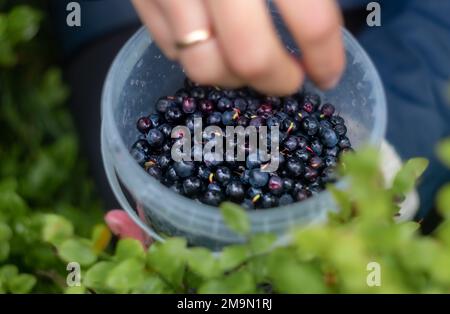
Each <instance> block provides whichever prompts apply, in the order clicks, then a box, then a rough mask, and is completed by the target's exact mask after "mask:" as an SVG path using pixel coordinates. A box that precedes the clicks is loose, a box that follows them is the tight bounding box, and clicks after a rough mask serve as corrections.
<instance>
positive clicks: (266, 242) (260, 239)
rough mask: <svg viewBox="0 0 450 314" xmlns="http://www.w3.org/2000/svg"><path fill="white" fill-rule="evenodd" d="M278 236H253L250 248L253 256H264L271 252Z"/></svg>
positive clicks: (269, 234)
mask: <svg viewBox="0 0 450 314" xmlns="http://www.w3.org/2000/svg"><path fill="white" fill-rule="evenodd" d="M276 241H277V236H276V235H275V234H272V233H259V234H255V235H252V237H251V238H250V241H249V247H250V250H251V253H252V254H255V255H256V254H263V253H267V252H268V251H270V250H271V249H272V248H273V246H274V244H275V242H276Z"/></svg>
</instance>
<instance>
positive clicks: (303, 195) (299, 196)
mask: <svg viewBox="0 0 450 314" xmlns="http://www.w3.org/2000/svg"><path fill="white" fill-rule="evenodd" d="M310 196H311V192H310V191H307V190H299V191H297V193H295V199H296V200H297V201H298V202H301V201H304V200H306V199H307V198H308V197H310Z"/></svg>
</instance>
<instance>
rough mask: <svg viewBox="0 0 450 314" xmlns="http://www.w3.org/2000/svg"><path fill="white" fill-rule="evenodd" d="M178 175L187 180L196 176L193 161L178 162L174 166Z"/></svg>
mask: <svg viewBox="0 0 450 314" xmlns="http://www.w3.org/2000/svg"><path fill="white" fill-rule="evenodd" d="M173 168H174V169H175V171H176V174H177V175H178V176H179V177H181V178H187V177H190V176H192V175H193V174H194V171H195V164H194V163H193V162H192V161H184V160H182V161H178V162H175V163H174V164H173Z"/></svg>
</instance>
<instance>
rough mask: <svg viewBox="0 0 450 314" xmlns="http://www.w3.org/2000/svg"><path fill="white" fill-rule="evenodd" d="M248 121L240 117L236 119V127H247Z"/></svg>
mask: <svg viewBox="0 0 450 314" xmlns="http://www.w3.org/2000/svg"><path fill="white" fill-rule="evenodd" d="M249 122H250V120H249V119H248V118H247V117H245V116H240V117H239V119H237V121H236V123H237V125H238V126H242V127H244V128H245V127H247V126H248V124H249Z"/></svg>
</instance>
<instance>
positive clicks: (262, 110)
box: [256, 104, 272, 116]
mask: <svg viewBox="0 0 450 314" xmlns="http://www.w3.org/2000/svg"><path fill="white" fill-rule="evenodd" d="M256 113H257V114H259V115H260V116H263V115H271V114H272V105H269V104H262V105H261V106H259V108H258V110H256Z"/></svg>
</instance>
